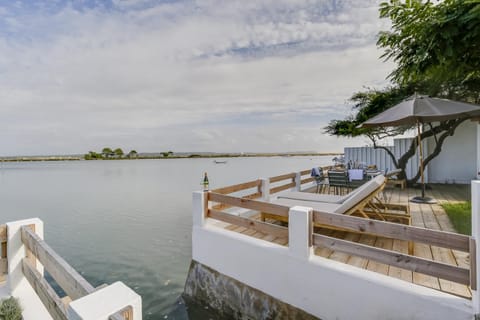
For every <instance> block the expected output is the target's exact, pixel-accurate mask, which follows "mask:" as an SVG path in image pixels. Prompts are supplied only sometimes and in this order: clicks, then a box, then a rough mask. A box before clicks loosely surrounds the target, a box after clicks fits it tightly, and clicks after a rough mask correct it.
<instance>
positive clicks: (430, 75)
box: [377, 0, 480, 102]
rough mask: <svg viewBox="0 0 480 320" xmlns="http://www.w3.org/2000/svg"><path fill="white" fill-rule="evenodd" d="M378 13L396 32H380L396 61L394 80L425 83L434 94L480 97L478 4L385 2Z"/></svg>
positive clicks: (460, 0) (465, 0)
mask: <svg viewBox="0 0 480 320" xmlns="http://www.w3.org/2000/svg"><path fill="white" fill-rule="evenodd" d="M380 17H381V18H389V19H390V20H391V21H392V30H391V31H383V32H381V33H380V35H379V38H378V41H377V44H378V45H379V46H380V47H381V48H384V49H385V53H384V54H383V56H382V57H384V58H385V59H391V60H393V61H395V62H396V63H397V67H396V68H395V69H394V71H393V72H392V73H391V74H390V78H391V79H392V80H394V81H395V82H396V83H398V84H400V85H406V84H411V83H421V84H423V85H424V86H428V87H429V91H430V92H429V93H430V94H432V95H440V96H445V97H448V98H451V99H460V100H465V101H469V102H479V101H480V90H479V89H480V2H479V1H478V0H445V1H443V2H441V3H439V4H436V5H434V4H433V3H431V2H430V1H427V2H423V1H420V0H409V1H406V2H405V3H402V2H401V1H399V0H393V1H390V3H382V4H381V6H380Z"/></svg>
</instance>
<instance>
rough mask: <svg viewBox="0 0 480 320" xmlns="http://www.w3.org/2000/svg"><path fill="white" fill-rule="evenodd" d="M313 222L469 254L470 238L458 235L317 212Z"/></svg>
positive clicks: (314, 213)
mask: <svg viewBox="0 0 480 320" xmlns="http://www.w3.org/2000/svg"><path fill="white" fill-rule="evenodd" d="M399 216H401V215H399ZM313 221H314V223H317V224H324V225H329V226H334V227H338V228H344V229H348V230H352V231H357V232H365V233H371V234H375V235H379V236H384V237H387V238H393V239H399V240H408V241H416V242H422V243H425V244H429V245H433V246H438V247H443V248H449V249H454V250H459V251H463V252H469V246H470V240H469V237H468V236H465V235H462V234H457V233H451V232H446V231H438V230H432V229H425V228H419V227H414V226H408V225H404V224H398V223H392V222H385V221H379V220H373V219H365V218H359V217H352V216H349V215H341V214H335V213H329V212H321V211H316V210H314V211H313Z"/></svg>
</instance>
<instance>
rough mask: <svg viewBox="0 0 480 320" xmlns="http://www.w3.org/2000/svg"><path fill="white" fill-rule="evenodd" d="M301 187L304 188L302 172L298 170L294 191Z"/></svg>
mask: <svg viewBox="0 0 480 320" xmlns="http://www.w3.org/2000/svg"><path fill="white" fill-rule="evenodd" d="M301 189H302V174H301V173H300V172H296V173H295V188H294V191H300V190H301Z"/></svg>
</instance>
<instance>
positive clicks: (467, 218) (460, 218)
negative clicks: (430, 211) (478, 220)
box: [442, 201, 472, 235]
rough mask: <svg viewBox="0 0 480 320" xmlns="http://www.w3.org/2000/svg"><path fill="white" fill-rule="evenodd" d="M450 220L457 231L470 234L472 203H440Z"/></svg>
mask: <svg viewBox="0 0 480 320" xmlns="http://www.w3.org/2000/svg"><path fill="white" fill-rule="evenodd" d="M442 207H443V209H445V212H446V213H447V215H448V217H449V218H450V221H451V222H452V224H453V227H454V228H455V230H457V232H458V233H462V234H466V235H471V233H472V203H471V202H470V201H467V202H460V203H445V204H442Z"/></svg>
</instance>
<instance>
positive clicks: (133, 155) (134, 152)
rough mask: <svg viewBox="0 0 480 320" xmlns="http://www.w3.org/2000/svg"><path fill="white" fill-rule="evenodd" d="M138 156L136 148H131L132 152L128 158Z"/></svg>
mask: <svg viewBox="0 0 480 320" xmlns="http://www.w3.org/2000/svg"><path fill="white" fill-rule="evenodd" d="M137 156H138V152H137V151H135V150H130V152H129V153H128V154H127V158H136V157H137Z"/></svg>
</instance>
